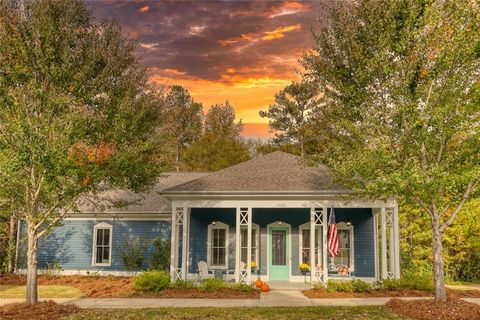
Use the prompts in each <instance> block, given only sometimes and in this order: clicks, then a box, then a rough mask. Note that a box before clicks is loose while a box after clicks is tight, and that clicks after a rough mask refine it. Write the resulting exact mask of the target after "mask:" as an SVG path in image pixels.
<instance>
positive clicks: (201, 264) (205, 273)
mask: <svg viewBox="0 0 480 320" xmlns="http://www.w3.org/2000/svg"><path fill="white" fill-rule="evenodd" d="M197 265H198V277H199V278H200V281H202V280H204V279H213V278H215V273H214V272H213V270H208V266H207V263H206V262H205V261H198V264H197Z"/></svg>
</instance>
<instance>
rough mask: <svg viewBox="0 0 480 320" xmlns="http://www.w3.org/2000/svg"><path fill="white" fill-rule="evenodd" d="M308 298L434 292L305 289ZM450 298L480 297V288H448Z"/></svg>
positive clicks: (420, 294)
mask: <svg viewBox="0 0 480 320" xmlns="http://www.w3.org/2000/svg"><path fill="white" fill-rule="evenodd" d="M302 293H303V294H304V295H305V296H306V297H308V298H314V299H315V298H316V299H318V298H384V297H387V298H388V297H433V292H430V291H422V290H409V289H402V290H372V291H370V292H362V293H357V292H326V291H322V290H314V289H310V290H303V291H302ZM447 295H448V297H449V298H480V290H453V289H447Z"/></svg>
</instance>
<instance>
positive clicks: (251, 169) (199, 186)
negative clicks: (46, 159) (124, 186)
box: [163, 151, 347, 195]
mask: <svg viewBox="0 0 480 320" xmlns="http://www.w3.org/2000/svg"><path fill="white" fill-rule="evenodd" d="M329 191H331V192H345V191H347V190H346V189H344V188H342V187H340V186H338V185H335V184H334V183H332V179H331V174H330V170H329V169H328V168H327V167H325V166H319V167H306V166H303V165H302V164H301V161H300V158H299V157H297V156H295V155H292V154H289V153H285V152H281V151H276V152H272V153H269V154H266V155H263V156H260V157H257V158H254V159H252V160H249V161H245V162H243V163H240V164H237V165H235V166H232V167H229V168H226V169H223V170H219V171H216V172H214V173H211V174H209V175H206V176H203V177H200V178H198V179H196V180H193V181H189V182H186V183H183V184H179V185H177V186H174V187H171V188H168V189H165V190H164V191H163V194H166V195H168V194H175V193H216V192H218V193H226V192H262V193H268V192H274V193H278V192H293V193H297V192H298V193H301V192H305V193H315V192H319V193H325V192H329Z"/></svg>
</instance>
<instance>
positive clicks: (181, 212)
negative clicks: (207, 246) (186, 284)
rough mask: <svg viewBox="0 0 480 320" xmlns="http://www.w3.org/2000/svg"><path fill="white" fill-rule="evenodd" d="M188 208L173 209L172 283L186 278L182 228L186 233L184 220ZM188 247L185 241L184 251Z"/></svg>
mask: <svg viewBox="0 0 480 320" xmlns="http://www.w3.org/2000/svg"><path fill="white" fill-rule="evenodd" d="M185 212H186V208H183V207H174V208H172V225H171V232H172V234H171V251H170V278H171V280H172V281H176V280H178V279H183V278H184V273H183V270H185V269H184V263H185V258H184V257H183V252H184V251H183V250H182V255H179V254H180V236H181V233H180V227H182V228H183V232H185V228H184V224H183V222H184V218H185ZM184 245H186V243H185V241H183V242H182V249H183V246H184ZM180 257H181V259H182V264H181V265H180V263H179V259H180Z"/></svg>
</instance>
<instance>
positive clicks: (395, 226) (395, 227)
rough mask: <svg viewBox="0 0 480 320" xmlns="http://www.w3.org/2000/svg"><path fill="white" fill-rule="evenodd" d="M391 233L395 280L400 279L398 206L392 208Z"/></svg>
mask: <svg viewBox="0 0 480 320" xmlns="http://www.w3.org/2000/svg"><path fill="white" fill-rule="evenodd" d="M393 232H394V234H395V237H394V243H395V251H394V256H395V279H400V229H399V227H398V205H395V207H393Z"/></svg>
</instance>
